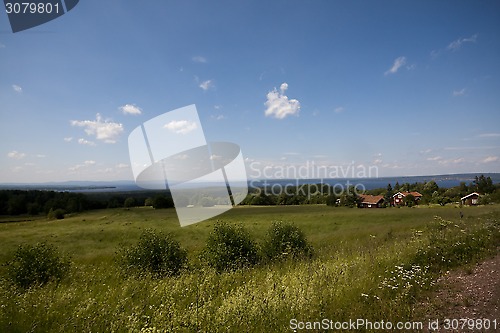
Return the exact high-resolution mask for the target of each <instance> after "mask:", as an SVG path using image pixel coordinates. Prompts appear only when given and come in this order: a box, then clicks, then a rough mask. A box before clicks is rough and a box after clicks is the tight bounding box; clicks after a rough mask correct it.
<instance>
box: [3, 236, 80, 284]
mask: <svg viewBox="0 0 500 333" xmlns="http://www.w3.org/2000/svg"><path fill="white" fill-rule="evenodd" d="M70 265H71V262H70V260H69V258H67V257H62V256H61V255H60V254H59V252H58V251H57V249H56V248H55V247H54V246H52V245H48V244H46V243H41V244H37V245H34V246H33V245H20V246H19V248H18V249H17V251H16V252H15V253H14V258H13V259H12V260H10V261H9V262H7V264H6V266H7V275H8V277H9V278H10V280H11V281H12V282H13V283H14V284H15V285H16V286H18V287H21V288H29V287H31V286H36V285H44V284H46V283H47V282H49V281H51V280H54V281H59V280H61V279H62V278H63V277H65V276H66V275H67V273H68V272H69V268H70Z"/></svg>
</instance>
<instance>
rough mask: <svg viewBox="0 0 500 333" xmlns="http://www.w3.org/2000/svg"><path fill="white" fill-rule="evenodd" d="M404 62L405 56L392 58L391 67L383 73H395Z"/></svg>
mask: <svg viewBox="0 0 500 333" xmlns="http://www.w3.org/2000/svg"><path fill="white" fill-rule="evenodd" d="M405 64H406V57H398V58H396V59H395V60H394V64H393V65H392V67H391V68H390V69H389V70H388V71H386V72H385V73H384V75H389V74H395V73H397V71H398V70H399V69H400V68H401V67H402V66H404V65H405Z"/></svg>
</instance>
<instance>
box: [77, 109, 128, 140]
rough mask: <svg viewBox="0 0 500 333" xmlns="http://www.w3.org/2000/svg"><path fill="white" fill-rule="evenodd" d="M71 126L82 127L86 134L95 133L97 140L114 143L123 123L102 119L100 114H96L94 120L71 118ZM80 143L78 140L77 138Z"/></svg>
mask: <svg viewBox="0 0 500 333" xmlns="http://www.w3.org/2000/svg"><path fill="white" fill-rule="evenodd" d="M71 125H72V126H78V127H84V128H85V133H87V135H95V138H96V139H97V140H101V141H104V142H106V143H116V140H117V139H118V136H120V134H121V133H122V132H123V125H122V124H119V123H113V122H110V121H107V120H103V119H102V117H101V115H100V114H99V113H98V114H97V115H96V120H72V121H71ZM78 142H79V143H80V140H78Z"/></svg>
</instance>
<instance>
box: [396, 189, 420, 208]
mask: <svg viewBox="0 0 500 333" xmlns="http://www.w3.org/2000/svg"><path fill="white" fill-rule="evenodd" d="M409 194H411V195H413V197H414V198H415V204H418V202H419V201H420V199H422V194H420V193H418V192H398V193H396V194H394V195H393V196H392V205H393V206H404V204H405V202H404V198H405V197H406V196H407V195H409Z"/></svg>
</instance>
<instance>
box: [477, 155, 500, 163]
mask: <svg viewBox="0 0 500 333" xmlns="http://www.w3.org/2000/svg"><path fill="white" fill-rule="evenodd" d="M496 161H498V156H488V157H486V158H485V159H484V160H482V161H481V163H491V162H496Z"/></svg>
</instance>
